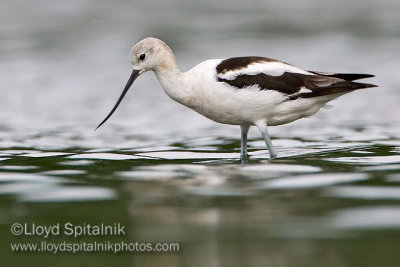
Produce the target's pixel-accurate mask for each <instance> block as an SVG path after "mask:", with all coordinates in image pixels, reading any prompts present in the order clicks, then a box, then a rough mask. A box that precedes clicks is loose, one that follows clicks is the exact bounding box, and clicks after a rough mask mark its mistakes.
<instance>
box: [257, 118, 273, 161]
mask: <svg viewBox="0 0 400 267" xmlns="http://www.w3.org/2000/svg"><path fill="white" fill-rule="evenodd" d="M256 126H257V128H258V130H260V132H261V134H262V136H263V137H264V141H265V144H266V145H267V148H268V150H269V155H270V157H271V159H274V158H276V157H277V156H278V155H277V154H276V152H275V148H274V145H273V144H272V142H271V138H270V137H269V134H268V130H267V124H266V123H265V122H262V123H257V124H256Z"/></svg>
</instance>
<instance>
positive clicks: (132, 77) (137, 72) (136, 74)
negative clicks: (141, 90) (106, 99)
mask: <svg viewBox="0 0 400 267" xmlns="http://www.w3.org/2000/svg"><path fill="white" fill-rule="evenodd" d="M139 72H140V70H133V71H132V74H131V77H129V80H128V82H127V83H126V85H125V88H124V91H122V94H121V96H120V97H119V98H118V101H117V103H115V105H114V107H113V109H112V110H111V112H110V113H109V114H108V115H107V117H106V118H105V119H104V120H103V121H102V122H101V123H100V124H99V126H97V127H96V129H95V131H96V130H97V129H98V128H99V127H100V126H101V125H103V124H104V123H105V122H106V121H107V120H108V119H109V118H110V117H111V115H112V114H113V113H114V111H115V110H116V109H117V108H118V106H119V104H120V103H121V101H122V99H123V98H124V96H125V94H126V92H128V90H129V88H130V87H131V85H132V84H133V82H134V81H135V80H136V78H137V77H138V76H139Z"/></svg>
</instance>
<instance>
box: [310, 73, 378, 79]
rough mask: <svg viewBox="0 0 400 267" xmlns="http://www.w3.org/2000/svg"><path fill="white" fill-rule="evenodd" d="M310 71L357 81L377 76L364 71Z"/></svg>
mask: <svg viewBox="0 0 400 267" xmlns="http://www.w3.org/2000/svg"><path fill="white" fill-rule="evenodd" d="M309 72H311V73H314V74H317V75H321V76H325V77H331V78H338V79H342V80H345V81H355V80H360V79H365V78H372V77H375V75H372V74H362V73H335V72H322V71H309Z"/></svg>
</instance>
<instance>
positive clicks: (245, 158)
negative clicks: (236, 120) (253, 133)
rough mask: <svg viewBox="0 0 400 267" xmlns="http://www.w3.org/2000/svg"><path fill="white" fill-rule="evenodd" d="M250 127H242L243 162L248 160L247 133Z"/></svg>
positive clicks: (241, 155)
mask: <svg viewBox="0 0 400 267" xmlns="http://www.w3.org/2000/svg"><path fill="white" fill-rule="evenodd" d="M249 128H250V127H249V126H247V125H240V130H241V132H242V134H241V141H240V159H241V160H242V161H246V160H247V157H248V155H247V133H248V132H249Z"/></svg>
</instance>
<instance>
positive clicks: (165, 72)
mask: <svg viewBox="0 0 400 267" xmlns="http://www.w3.org/2000/svg"><path fill="white" fill-rule="evenodd" d="M171 59H173V60H171ZM154 72H155V74H156V76H157V78H158V80H159V81H160V83H161V86H162V88H163V89H164V91H165V93H166V94H167V95H168V96H169V97H170V98H172V99H173V100H175V101H176V102H178V103H181V104H183V105H185V106H187V107H191V103H192V100H191V99H192V98H193V90H192V88H191V86H189V84H188V81H187V79H186V77H185V74H184V73H182V72H180V70H179V68H178V65H177V64H176V61H175V57H173V55H172V58H170V59H169V60H168V61H167V60H166V61H165V62H164V63H163V64H161V66H160V67H159V68H157V69H155V70H154Z"/></svg>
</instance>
